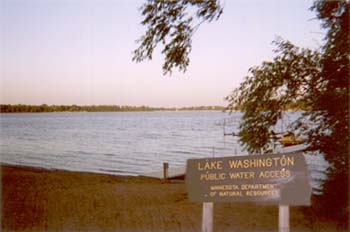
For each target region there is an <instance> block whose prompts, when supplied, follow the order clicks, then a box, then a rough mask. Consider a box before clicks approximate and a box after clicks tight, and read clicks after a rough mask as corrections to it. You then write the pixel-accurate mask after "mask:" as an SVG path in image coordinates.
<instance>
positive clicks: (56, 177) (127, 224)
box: [1, 166, 345, 232]
mask: <svg viewBox="0 0 350 232" xmlns="http://www.w3.org/2000/svg"><path fill="white" fill-rule="evenodd" d="M1 174H2V178H1V180H2V185H1V186H2V199H1V203H2V204H1V207H2V208H1V211H2V215H1V223H2V229H3V231H200V225H201V204H197V203H192V202H189V201H188V199H187V194H186V187H185V184H184V182H183V181H179V180H178V181H172V183H170V184H161V183H160V181H159V180H156V179H152V178H145V177H130V176H111V175H103V174H93V173H79V172H67V171H49V170H44V169H35V168H24V167H14V166H2V167H1ZM305 212H307V209H305V208H302V207H299V208H292V210H291V226H292V228H293V229H294V230H293V231H305V232H307V231H336V229H335V226H334V224H333V223H331V222H327V223H325V222H320V221H317V220H316V219H315V220H309V219H307V218H306V216H305ZM277 218H278V215H277V207H276V206H261V205H255V204H252V203H222V204H215V218H214V221H215V228H214V230H215V231H236V232H243V231H244V232H247V231H277ZM344 231H345V230H344Z"/></svg>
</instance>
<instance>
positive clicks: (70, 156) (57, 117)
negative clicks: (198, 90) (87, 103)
mask: <svg viewBox="0 0 350 232" xmlns="http://www.w3.org/2000/svg"><path fill="white" fill-rule="evenodd" d="M240 117H241V113H238V112H235V113H232V114H231V115H230V114H228V113H223V112H220V111H153V112H96V113H85V112H79V113H70V112H61V113H18V114H17V113H16V114H0V125H1V127H0V128H1V130H0V151H1V158H0V161H1V162H2V163H8V164H18V165H29V166H36V167H44V168H50V169H64V170H74V171H88V172H99V173H109V174H118V175H138V174H142V173H147V172H152V171H157V170H161V169H162V163H163V162H169V165H170V167H179V166H184V165H185V164H186V160H187V159H188V158H203V157H213V156H233V155H240V154H241V155H244V154H246V152H244V151H242V148H241V147H240V146H239V144H238V138H237V137H233V136H223V127H224V119H225V120H226V123H225V130H226V132H233V131H237V128H238V123H239V120H240ZM290 117H294V116H293V115H292V114H291V116H290ZM277 126H278V125H277ZM279 128H280V127H279ZM306 160H307V163H308V164H309V168H310V171H311V176H312V179H313V182H314V183H313V186H314V187H315V188H318V187H319V180H321V179H324V178H325V169H326V168H327V166H328V164H327V162H325V160H324V159H323V157H322V156H320V155H319V156H314V155H310V154H306Z"/></svg>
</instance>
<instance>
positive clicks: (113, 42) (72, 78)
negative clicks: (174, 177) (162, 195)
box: [0, 0, 324, 106]
mask: <svg viewBox="0 0 350 232" xmlns="http://www.w3.org/2000/svg"><path fill="white" fill-rule="evenodd" d="M144 1H145V0H91V1H89V0H0V29H1V31H0V61H1V62H0V75H1V76H0V77H1V82H0V91H1V92H0V103H2V104H4V103H5V104H19V103H21V104H43V103H46V104H79V105H92V104H116V105H149V106H192V105H226V104H227V103H226V102H225V101H224V100H223V98H224V97H225V96H226V95H228V94H229V93H230V92H231V91H232V90H233V89H234V88H235V87H237V86H238V84H239V83H240V82H241V81H242V80H243V78H244V77H245V76H246V75H247V74H248V69H249V68H250V67H252V66H255V65H259V64H260V63H261V62H262V61H264V60H269V59H271V58H272V57H273V53H272V49H273V48H274V47H273V45H272V44H271V41H272V40H274V39H275V38H276V36H282V37H283V38H285V39H288V40H290V41H291V42H293V43H295V44H296V45H299V46H304V47H310V48H317V47H319V46H320V45H321V44H322V43H323V37H324V34H323V33H322V32H321V29H320V22H319V21H318V20H315V19H314V18H315V14H314V12H311V11H309V10H308V8H309V7H310V6H311V4H312V1H305V0H284V1H282V0H265V1H262V0H255V1H253V0H226V1H221V2H223V4H224V13H223V15H222V16H221V17H220V19H219V20H218V21H214V22H212V23H210V24H203V25H202V27H201V28H200V29H199V30H198V31H197V32H196V34H195V36H194V37H193V47H192V53H191V55H190V59H191V62H190V66H189V68H188V71H187V72H186V73H185V74H182V73H176V72H175V73H174V74H173V75H172V76H163V75H162V69H161V66H162V55H161V54H160V52H159V50H158V52H157V54H156V55H155V56H154V59H153V60H152V61H146V62H143V63H138V64H136V63H133V62H132V61H131V58H132V51H133V50H134V49H135V48H136V47H137V44H136V43H135V40H136V39H138V38H139V37H140V36H141V35H142V33H143V32H144V27H143V26H141V25H140V21H141V19H142V18H141V16H140V13H139V12H138V8H139V7H140V6H141V5H142V3H143V2H144Z"/></svg>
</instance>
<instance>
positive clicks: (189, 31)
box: [132, 0, 222, 75]
mask: <svg viewBox="0 0 350 232" xmlns="http://www.w3.org/2000/svg"><path fill="white" fill-rule="evenodd" d="M140 11H141V13H142V15H143V16H144V20H143V21H142V22H141V24H142V25H144V26H146V27H147V29H146V32H145V34H144V35H143V36H141V38H140V39H139V40H137V41H136V42H137V43H139V47H138V48H137V49H136V50H135V51H134V55H133V58H132V60H133V61H135V62H141V61H143V60H152V55H153V52H154V49H155V48H156V47H157V46H158V45H161V46H162V47H163V48H162V51H161V52H162V54H164V56H165V58H164V64H163V66H162V68H163V74H164V75H166V74H168V73H170V74H171V72H172V70H173V69H174V68H178V70H179V71H183V72H185V71H186V69H187V67H188V65H189V62H190V59H189V54H190V52H191V50H192V40H191V38H192V36H193V34H194V33H195V31H196V30H197V29H198V28H199V26H200V25H201V24H202V23H203V22H205V21H208V22H211V21H212V20H214V19H218V18H219V17H220V15H221V13H222V7H221V6H220V2H219V1H218V0H178V1H174V0H148V1H147V2H146V3H145V4H144V5H143V6H142V7H141V8H140ZM190 12H195V13H194V15H195V16H196V17H193V16H191V14H190Z"/></svg>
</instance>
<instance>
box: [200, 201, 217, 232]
mask: <svg viewBox="0 0 350 232" xmlns="http://www.w3.org/2000/svg"><path fill="white" fill-rule="evenodd" d="M202 213H203V215H202V232H213V228H214V203H213V202H203V212H202Z"/></svg>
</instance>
